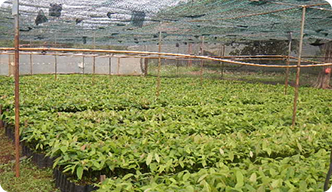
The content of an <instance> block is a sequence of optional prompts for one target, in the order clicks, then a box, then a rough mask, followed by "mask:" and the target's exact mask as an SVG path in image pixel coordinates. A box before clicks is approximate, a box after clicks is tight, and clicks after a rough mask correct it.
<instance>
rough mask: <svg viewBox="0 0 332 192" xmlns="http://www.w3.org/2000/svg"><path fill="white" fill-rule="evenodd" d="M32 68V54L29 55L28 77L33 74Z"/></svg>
mask: <svg viewBox="0 0 332 192" xmlns="http://www.w3.org/2000/svg"><path fill="white" fill-rule="evenodd" d="M32 67H33V60H32V54H30V75H32V73H33V71H32Z"/></svg>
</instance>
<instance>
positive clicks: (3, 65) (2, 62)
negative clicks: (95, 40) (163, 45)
mask: <svg viewBox="0 0 332 192" xmlns="http://www.w3.org/2000/svg"><path fill="white" fill-rule="evenodd" d="M13 60H14V58H13V55H10V56H8V55H7V54H6V53H5V52H3V53H2V54H0V75H12V74H13V72H14V71H13V69H14V67H13ZM32 62H33V63H32V65H31V63H30V55H29V54H24V55H21V56H20V74H21V75H28V74H30V73H31V71H32V74H54V72H55V59H54V56H53V55H32ZM31 66H32V70H31ZM143 69H144V67H143V66H142V59H140V58H134V57H130V58H127V56H126V55H117V56H116V57H111V58H109V57H95V74H103V75H108V74H111V75H143V74H144V73H143ZM83 72H84V73H85V74H92V73H93V57H92V56H85V57H84V64H83V55H79V56H73V55H71V54H68V55H62V56H60V55H58V56H57V73H58V74H82V73H83Z"/></svg>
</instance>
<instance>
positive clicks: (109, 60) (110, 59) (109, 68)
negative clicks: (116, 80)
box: [108, 56, 112, 77]
mask: <svg viewBox="0 0 332 192" xmlns="http://www.w3.org/2000/svg"><path fill="white" fill-rule="evenodd" d="M111 74H112V57H111V56H109V57H108V75H109V76H110V77H111Z"/></svg>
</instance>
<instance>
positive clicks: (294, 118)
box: [292, 6, 306, 127]
mask: <svg viewBox="0 0 332 192" xmlns="http://www.w3.org/2000/svg"><path fill="white" fill-rule="evenodd" d="M305 15H306V7H305V6H303V7H302V21H301V36H300V46H299V55H298V60H297V71H296V83H295V95H294V106H293V120H292V126H293V127H294V126H295V121H296V110H297V100H298V97H299V85H300V72H301V57H302V49H303V33H304V23H305Z"/></svg>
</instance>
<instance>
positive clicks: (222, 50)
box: [220, 45, 226, 79]
mask: <svg viewBox="0 0 332 192" xmlns="http://www.w3.org/2000/svg"><path fill="white" fill-rule="evenodd" d="M225 52H226V46H225V45H221V47H220V57H222V58H224V57H225ZM224 68H225V65H224V62H221V69H220V75H221V78H222V79H223V78H224V71H225V70H224Z"/></svg>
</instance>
